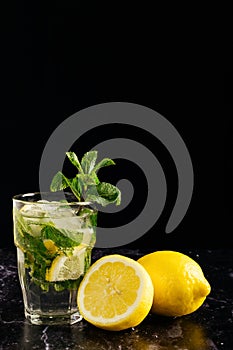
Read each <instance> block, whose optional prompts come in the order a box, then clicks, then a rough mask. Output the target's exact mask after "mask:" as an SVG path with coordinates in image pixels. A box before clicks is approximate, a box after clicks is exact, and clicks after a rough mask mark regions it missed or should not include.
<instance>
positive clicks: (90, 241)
mask: <svg viewBox="0 0 233 350" xmlns="http://www.w3.org/2000/svg"><path fill="white" fill-rule="evenodd" d="M62 197H63V196H62ZM13 220H14V242H15V245H16V247H17V261H18V273H19V280H20V284H21V289H22V294H23V300H24V310H25V316H26V318H27V319H29V320H30V321H31V323H33V324H59V323H68V324H73V323H76V322H77V321H79V320H80V319H81V317H80V314H79V312H78V309H77V300H76V299H77V291H78V287H79V284H80V282H81V280H82V278H83V276H84V274H85V272H86V271H87V269H88V268H89V266H90V264H91V251H92V248H93V247H94V244H95V240H96V222H97V210H96V209H93V208H92V207H91V206H90V203H87V202H77V200H76V198H75V197H74V196H73V195H72V194H69V193H66V200H64V199H60V198H59V195H58V194H57V193H50V192H48V193H29V194H23V195H16V196H14V197H13Z"/></svg>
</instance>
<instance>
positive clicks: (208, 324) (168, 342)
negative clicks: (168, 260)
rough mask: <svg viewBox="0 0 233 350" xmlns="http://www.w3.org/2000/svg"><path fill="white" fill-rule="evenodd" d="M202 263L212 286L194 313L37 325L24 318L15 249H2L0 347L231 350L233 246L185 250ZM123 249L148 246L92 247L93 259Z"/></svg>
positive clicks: (129, 253) (136, 255) (136, 254)
mask: <svg viewBox="0 0 233 350" xmlns="http://www.w3.org/2000/svg"><path fill="white" fill-rule="evenodd" d="M180 252H183V253H186V254H188V255H189V256H190V257H192V258H194V259H195V260H196V261H197V262H198V263H199V264H200V265H201V267H202V269H203V271H204V273H205V276H206V277H207V279H208V281H209V282H210V284H211V287H212V290H211V293H210V295H209V296H208V297H207V299H206V301H205V302H204V304H203V305H202V306H201V307H200V308H199V309H198V310H197V311H195V312H194V313H192V314H190V315H187V316H182V317H178V318H167V317H161V316H156V315H152V314H149V315H148V316H147V317H146V319H145V320H144V321H143V322H142V323H141V324H140V325H139V326H137V327H135V328H130V329H128V330H125V331H121V332H110V331H104V330H100V329H98V328H96V327H94V326H92V325H90V324H88V323H87V322H86V321H85V320H82V321H81V322H79V323H76V324H74V325H72V326H49V327H48V326H35V325H30V324H29V323H28V322H27V321H26V320H25V319H24V312H23V302H22V295H21V290H20V285H19V280H18V274H17V265H16V250H15V249H13V248H11V249H0V349H4V350H5V349H9V350H14V349H26V350H27V349H28V350H29V349H30V350H33V349H45V350H50V349H56V350H60V349H62V350H68V349H74V350H81V349H82V350H92V349H96V350H105V349H106V350H111V349H116V350H127V349H133V350H172V349H178V350H232V349H233V250H231V249H228V250H223V249H218V250H204V249H190V250H184V249H183V250H180ZM111 253H118V254H122V255H125V256H129V257H131V258H134V259H138V258H139V257H140V256H142V255H143V254H145V253H146V252H145V251H140V250H126V249H117V248H114V249H97V248H95V249H94V250H93V262H94V261H95V260H96V259H98V258H100V257H101V256H103V255H107V254H111Z"/></svg>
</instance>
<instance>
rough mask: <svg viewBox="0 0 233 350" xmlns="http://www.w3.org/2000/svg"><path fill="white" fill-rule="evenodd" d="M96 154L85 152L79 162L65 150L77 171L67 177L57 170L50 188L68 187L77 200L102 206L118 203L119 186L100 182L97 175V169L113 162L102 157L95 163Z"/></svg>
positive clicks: (119, 200)
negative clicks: (74, 174)
mask: <svg viewBox="0 0 233 350" xmlns="http://www.w3.org/2000/svg"><path fill="white" fill-rule="evenodd" d="M97 155H98V152H97V151H90V152H86V153H85V154H84V156H83V157H82V159H81V162H80V161H79V159H78V157H77V155H76V154H75V153H74V152H66V156H67V157H68V158H69V160H70V162H71V163H72V164H73V165H74V166H75V167H76V168H77V170H78V173H77V174H76V176H75V177H74V178H71V179H69V178H67V177H66V176H65V175H64V174H63V173H62V172H61V171H58V172H57V173H56V175H55V176H54V177H53V179H52V181H51V185H50V190H51V191H52V192H56V191H62V190H64V189H66V188H70V189H71V191H72V192H73V194H74V195H75V197H76V198H77V200H78V201H87V202H92V203H93V202H95V203H98V204H100V205H102V206H106V205H108V204H111V203H115V204H116V205H120V203H121V191H120V190H119V188H117V187H116V186H114V185H112V184H110V183H108V182H101V181H100V180H99V178H98V175H97V172H98V170H99V169H101V168H103V167H106V166H109V165H115V162H114V161H113V160H112V159H110V158H104V159H102V160H101V161H100V162H98V163H97V164H96V160H97Z"/></svg>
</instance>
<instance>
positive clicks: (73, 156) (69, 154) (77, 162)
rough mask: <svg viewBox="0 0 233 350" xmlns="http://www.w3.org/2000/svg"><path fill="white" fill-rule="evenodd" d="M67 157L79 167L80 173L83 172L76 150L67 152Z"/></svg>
mask: <svg viewBox="0 0 233 350" xmlns="http://www.w3.org/2000/svg"><path fill="white" fill-rule="evenodd" d="M66 155H67V157H68V158H69V160H70V161H71V163H72V164H73V165H74V166H75V167H76V168H77V169H78V171H79V172H80V173H83V169H82V167H81V165H80V163H79V160H78V157H77V156H76V154H75V153H74V152H66Z"/></svg>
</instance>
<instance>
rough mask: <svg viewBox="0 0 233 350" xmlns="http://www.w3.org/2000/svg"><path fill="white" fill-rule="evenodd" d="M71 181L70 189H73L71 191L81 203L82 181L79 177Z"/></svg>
mask: <svg viewBox="0 0 233 350" xmlns="http://www.w3.org/2000/svg"><path fill="white" fill-rule="evenodd" d="M68 181H69V187H70V189H71V191H72V192H73V194H74V195H75V197H76V198H77V199H78V200H79V201H80V200H81V193H82V184H81V182H80V180H79V179H78V177H74V178H73V179H71V180H68Z"/></svg>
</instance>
